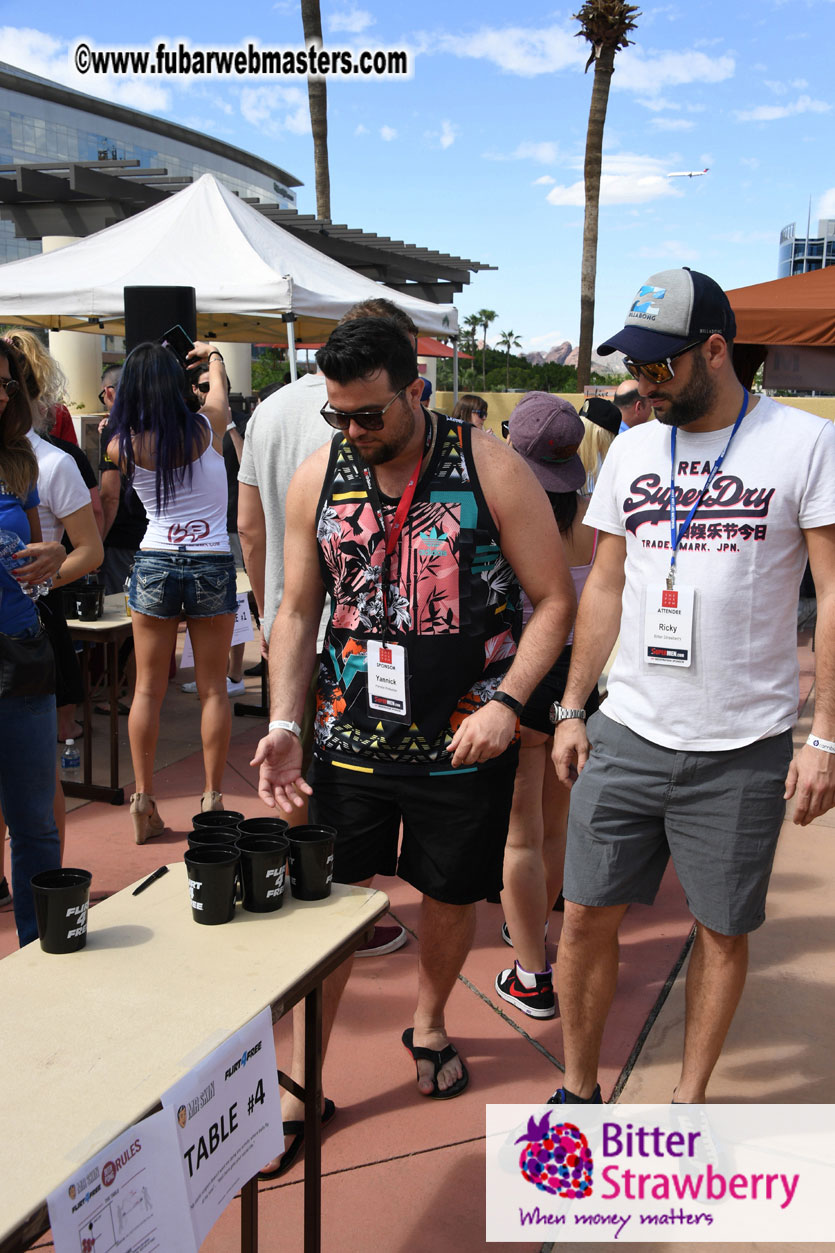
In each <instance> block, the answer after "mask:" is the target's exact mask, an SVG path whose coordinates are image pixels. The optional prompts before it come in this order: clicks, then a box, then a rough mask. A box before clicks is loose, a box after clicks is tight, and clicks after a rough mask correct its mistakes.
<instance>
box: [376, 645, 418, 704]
mask: <svg viewBox="0 0 835 1253" xmlns="http://www.w3.org/2000/svg"><path fill="white" fill-rule="evenodd" d="M368 708H369V709H370V710H371V712H372V713H378V714H380V716H381V717H383V718H398V719H408V718H410V717H411V711H410V709H409V688H408V684H407V682H406V650H405V648H404V647H403V645H402V644H383V643H381V641H380V640H369V641H368Z"/></svg>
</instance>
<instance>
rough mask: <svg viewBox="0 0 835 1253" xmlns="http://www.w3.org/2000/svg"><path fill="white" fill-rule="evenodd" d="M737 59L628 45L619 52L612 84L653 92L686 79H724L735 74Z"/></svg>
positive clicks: (621, 87)
mask: <svg viewBox="0 0 835 1253" xmlns="http://www.w3.org/2000/svg"><path fill="white" fill-rule="evenodd" d="M735 69H736V62H735V61H734V58H733V57H731V56H721V57H709V56H708V55H707V53H705V52H693V51H681V52H644V51H643V50H642V49H640V48H634V47H631V48H625V49H624V50H623V52H621V53H619V54H618V58H617V62H616V65H615V74H614V75H613V76H612V86H613V87H617V88H620V89H622V90H624V91H638V92H640V93H641V95H642V96H653V95H655V94H656V92H659V91H661V90H662V88H664V87H680V86H682V85H684V84H685V83H722V82H724V81H725V80H726V79H728V78H732V77H733V75H734V71H735Z"/></svg>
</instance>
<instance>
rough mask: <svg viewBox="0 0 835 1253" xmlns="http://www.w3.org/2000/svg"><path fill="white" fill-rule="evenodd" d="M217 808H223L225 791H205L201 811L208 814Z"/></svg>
mask: <svg viewBox="0 0 835 1253" xmlns="http://www.w3.org/2000/svg"><path fill="white" fill-rule="evenodd" d="M215 809H223V793H222V792H212V791H209V792H204V793H203V795H202V796H201V797H200V812H201V814H207V813H209V812H210V811H212V810H215Z"/></svg>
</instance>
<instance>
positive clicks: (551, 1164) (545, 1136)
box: [515, 1114, 594, 1200]
mask: <svg viewBox="0 0 835 1253" xmlns="http://www.w3.org/2000/svg"><path fill="white" fill-rule="evenodd" d="M550 1120H551V1115H550V1114H545V1115H544V1116H543V1117H542V1118H539V1119H537V1118H534V1117H531V1118H529V1119H528V1126H527V1130H526V1131H525V1133H524V1134H523V1135H521V1136H519V1138H518V1140H516V1141H515V1143H516V1144H522V1145H523V1146H524V1147H523V1148H522V1152H521V1154H520V1156H519V1169H520V1170H521V1172H522V1176H523V1178H525V1179H527V1181H528V1183H532V1184H533V1185H534V1187H535V1188H539V1189H540V1191H541V1192H550V1193H551V1195H552V1196H562V1197H565V1198H566V1199H571V1200H578V1199H580V1198H583V1197H589V1196H591V1194H592V1179H593V1177H594V1161H593V1159H592V1152H591V1149H590V1148H589V1142H588V1140H587V1139H586V1137H585V1136H584V1135H583V1133H582V1131H581V1130H580V1128H579V1127H575V1125H574V1123H571V1122H558V1123H554V1124H553V1126H551V1125H550Z"/></svg>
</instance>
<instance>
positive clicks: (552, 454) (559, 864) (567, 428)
mask: <svg viewBox="0 0 835 1253" xmlns="http://www.w3.org/2000/svg"><path fill="white" fill-rule="evenodd" d="M584 435H585V427H584V425H583V422H582V419H581V418H579V417H578V416H577V413H576V412H575V410H574V408H573V407H572V406H571V405H570V404H569V403H568V401H567V400H562V399H561V398H560V397H559V396H551V395H549V394H548V393H547V392H528V394H527V395H526V396H523V397H522V399H521V400H520V401H519V404H518V405H517V406H516V408H515V409H514V410H513V413H512V414H511V415H510V423H509V428H508V438H509V440H510V443H511V444H512V446H513V448H514V449H515V450H516V452H517V453H519V455H520V456H521V457H522V458H523V459H524V460H525V461H526V462H527V464H528V466H529V468H530V469H531V470H532V471H533V473H534V474H535V475H536V477H537V479H538V480H539V482H540V483H541V484H542V486H543V487H544V488H545V491H546V493H547V495H548V499H549V501H550V503H551V508H552V509H553V511H554V517H555V519H556V522H557V526H558V528H559V532H560V538H561V540H562V543H563V548H564V551H565V555H566V558H567V560H568V564H569V567H570V570H571V576H572V579H573V581H574V587H575V591H576V593H577V596H578V598H579V596H580V593H581V592H582V590H583V584H584V583H585V581H586V578H587V577H588V573H589V571H590V570H591V566H592V562H593V561H594V553H595V547H596V543H597V533H596V532H592V531H590V530H588V529H587V528H586V527H585V526H583V525H581V524H582V521H583V517H584V515H585V512H586V509H587V508H588V500H587V499H584V498H581V497H580V496H579V495H578V492H579V489H580V488H582V487H583V486H584V484H585V481H586V471H585V469H584V467H583V463H582V461H581V460H580V457H579V456H578V453H577V449H578V447H579V445H580V444H581V442H582V440H583V437H584ZM522 604H523V622H524V623H525V624H527V621H528V619H529V618H530V614H531V607H530V603H529V602H527V601H526V599H525V598H524V597H523V600H522ZM571 638H572V637H571V634H569V636H568V639H567V641H566V645H565V648H564V649H563V651H562V652H561V653H560V655H559V657H558V658H557V660H556V662H555V663H554V665H553V666H552V667H551V669H550V671H549V672H548V674H547V675H546V676H545V678H544V679H542V681H541V682H540V683H539V684H538V685H537V687H536V689H535V691H534V692H533V694H532V695H531V696H530V697H529V699H528V701H527V702H526V704H525V707H524V709H523V710H522V713H521V715H520V721H521V723H522V740H521V745H520V750H519V766H518V769H517V771H516V784H515V787H514V791H513V804H512V807H511V811H510V824H509V827H508V836H507V844H506V845H505V857H504V866H503V870H502V877H503V879H504V890H503V891H502V906H503V908H504V914H505V922H504V925H503V926H502V938H503V939H504V940H505V942H506V943H507V944H511V945H512V946H513V949H514V954H515V958H516V960H515V962H514V964H513V966H512V967H511V968H510V969H509V970H502V971H501V973H500V974H499V975H498V976H497V978H496V981H495V988H496V992H497V993H498V995H499V996H500V997H501V998H502V1000H504V1001H507V1003H508V1004H510V1005H513V1006H514V1007H515V1008H516V1009H519V1010H521V1012H522V1013H523V1014H527V1015H528V1017H530V1018H553V1016H554V1014H555V1013H556V998H555V996H554V987H553V977H552V973H551V967H550V965H549V964H548V960H547V954H546V951H545V940H544V938H543V937H544V934H545V932H546V929H547V922H548V917H549V913H550V909H551V906H552V905H553V903H554V901H555V900H556V899H557V897H558V896H559V894H560V890H561V889H562V870H563V861H564V858H565V828H566V822H567V819H568V790H567V789H566V788H564V787H563V786H562V784H561V783H560V782H559V780H558V779H557V775H556V771H555V770H554V766H553V764H552V762H551V741H552V736H553V726H552V725H551V721H550V718H549V716H548V711H549V709H550V708H551V705H552V704H553V702H554V701H559V700H561V699H562V693H563V688H564V687H565V680H566V676H567V675H568V667H569V664H570V662H571ZM598 703H599V702H598V700H597V693H596V691H595V692H593V693H592V696H591V697H590V698H589V701H588V702H587V705H586V712H587V713H588V714H592V713H594V711H595V710H596V709H597V705H598Z"/></svg>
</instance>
